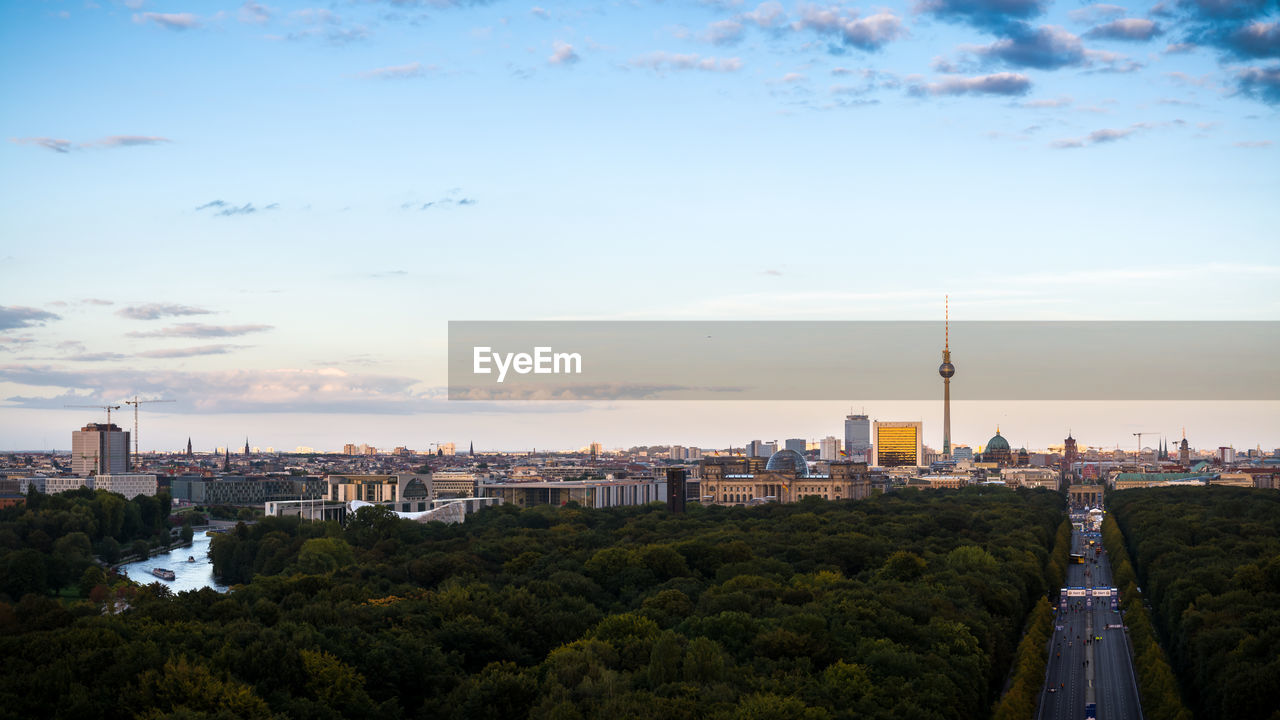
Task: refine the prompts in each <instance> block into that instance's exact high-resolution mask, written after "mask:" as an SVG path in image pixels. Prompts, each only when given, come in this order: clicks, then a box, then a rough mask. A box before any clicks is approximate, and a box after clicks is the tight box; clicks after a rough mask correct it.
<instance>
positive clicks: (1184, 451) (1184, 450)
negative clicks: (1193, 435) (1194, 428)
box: [1178, 428, 1191, 467]
mask: <svg viewBox="0 0 1280 720" xmlns="http://www.w3.org/2000/svg"><path fill="white" fill-rule="evenodd" d="M1178 464H1179V465H1181V466H1183V467H1191V445H1189V444H1188V443H1187V429H1186V428H1182V442H1181V443H1180V444H1179V445H1178Z"/></svg>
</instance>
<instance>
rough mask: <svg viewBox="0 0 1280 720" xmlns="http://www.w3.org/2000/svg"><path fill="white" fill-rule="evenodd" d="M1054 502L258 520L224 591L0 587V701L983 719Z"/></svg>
mask: <svg viewBox="0 0 1280 720" xmlns="http://www.w3.org/2000/svg"><path fill="white" fill-rule="evenodd" d="M1062 515H1063V500H1062V497H1061V496H1060V495H1058V494H1056V493H1051V492H1048V491H1044V490H1036V491H1027V490H1019V491H1012V490H1005V489H991V488H970V489H966V490H960V491H924V492H919V491H906V492H902V493H894V494H891V495H887V496H879V497H875V498H873V499H870V500H866V501H860V502H826V501H820V500H806V501H803V502H800V503H796V504H791V505H766V506H762V507H754V508H721V507H701V506H693V507H691V508H690V510H689V512H688V513H687V514H684V515H672V514H670V513H668V512H667V511H666V510H665V509H664V508H662V507H660V506H646V507H640V508H616V509H609V510H589V509H581V508H577V507H574V506H572V505H571V506H568V507H564V508H549V507H542V508H534V509H529V510H523V511H521V510H518V509H516V508H514V507H509V506H505V507H497V508H491V509H486V510H484V511H481V512H479V513H476V514H475V515H473V516H469V517H468V520H467V522H466V523H465V524H463V525H451V526H446V525H442V524H438V523H432V524H425V525H424V524H417V523H413V522H409V521H404V520H399V519H397V518H396V517H394V516H393V515H390V514H389V513H387V512H386V511H384V510H381V509H380V508H364V509H361V510H360V511H359V512H358V513H357V514H356V515H355V516H354V517H353V518H352V519H351V520H350V521H349V523H348V525H347V526H346V527H340V526H339V525H337V524H335V523H300V522H298V521H297V520H296V519H266V520H264V521H261V522H258V523H256V524H252V525H248V524H241V525H239V526H238V527H236V529H235V530H234V531H233V532H231V533H228V534H226V535H225V536H220V537H217V538H215V539H214V543H213V546H212V552H213V555H214V561H215V569H216V571H217V572H218V573H219V574H220V575H221V576H222V577H224V578H225V579H226V580H228V581H229V582H232V583H239V584H240V585H238V586H237V587H235V588H234V589H233V590H232V592H230V593H229V594H219V593H217V592H214V591H213V590H202V591H198V592H187V593H181V594H179V595H176V596H175V595H171V594H170V593H169V592H168V591H167V590H166V589H165V588H164V587H163V586H161V585H159V584H153V585H150V586H147V587H146V588H143V589H141V590H140V591H138V592H136V593H135V594H134V595H133V596H132V598H131V599H130V601H129V603H130V608H129V609H128V610H127V611H126V612H123V613H119V614H115V613H102V612H100V610H99V609H97V608H94V607H91V606H90V607H86V605H88V603H87V602H86V603H82V604H79V605H76V604H73V605H71V606H70V607H65V606H64V605H65V602H64V603H62V604H60V603H57V602H55V601H53V600H52V599H49V598H48V597H37V596H35V595H28V596H26V597H24V598H22V599H21V600H20V601H19V602H18V603H17V604H16V605H14V606H9V605H4V604H0V658H3V659H2V660H0V663H3V667H2V668H0V669H2V671H3V675H2V676H0V677H2V678H3V679H0V714H3V715H11V716H17V717H33V716H47V715H55V716H58V717H68V718H71V717H74V718H87V717H111V718H117V717H118V718H125V717H154V718H160V717H183V718H214V717H218V718H223V717H226V718H230V717H253V718H265V717H315V718H337V717H378V718H468V719H475V718H520V717H532V718H547V719H548V720H550V719H553V718H554V719H556V720H562V719H568V718H591V717H611V718H632V717H634V718H690V719H692V718H744V719H745V718H762V719H763V718H770V719H774V718H777V719H783V720H785V719H786V718H805V719H814V720H818V719H821V718H919V719H929V718H939V719H942V718H956V719H960V718H985V717H988V716H989V715H990V713H991V708H992V706H993V702H994V701H995V700H996V698H997V697H998V696H999V695H1000V692H1001V690H1002V689H1003V687H1004V686H1005V684H1006V679H1007V678H1008V677H1009V671H1010V669H1011V665H1012V663H1013V658H1014V652H1015V649H1016V647H1017V645H1018V642H1019V639H1020V635H1021V632H1022V629H1023V627H1024V625H1025V622H1026V621H1027V619H1028V616H1029V614H1030V611H1031V609H1032V608H1033V607H1034V606H1035V605H1036V603H1037V601H1039V600H1040V599H1041V598H1042V597H1043V596H1044V594H1045V592H1046V590H1047V589H1048V583H1049V581H1048V580H1046V575H1047V574H1048V575H1052V574H1053V573H1055V572H1060V570H1061V569H1060V568H1058V567H1057V565H1059V564H1060V563H1051V562H1050V553H1051V548H1053V546H1054V543H1055V538H1056V536H1057V535H1058V534H1059V533H1058V531H1059V529H1060V526H1061V521H1062Z"/></svg>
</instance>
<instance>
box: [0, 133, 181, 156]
mask: <svg viewBox="0 0 1280 720" xmlns="http://www.w3.org/2000/svg"><path fill="white" fill-rule="evenodd" d="M9 142H12V143H16V144H18V145H36V146H38V147H42V148H46V149H48V150H52V151H54V152H56V153H69V152H71V151H72V150H81V149H84V148H122V147H138V146H142V145H160V144H162V143H168V142H173V141H172V140H170V139H169V138H164V137H158V136H155V135H108V136H107V137H104V138H100V139H98V140H90V141H88V142H82V143H73V142H71V141H70V140H59V139H56V138H48V137H28V138H10V139H9Z"/></svg>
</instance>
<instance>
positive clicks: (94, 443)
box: [71, 423, 129, 477]
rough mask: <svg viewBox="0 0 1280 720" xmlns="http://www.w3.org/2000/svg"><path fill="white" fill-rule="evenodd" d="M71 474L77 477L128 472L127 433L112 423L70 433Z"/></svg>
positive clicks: (87, 427)
mask: <svg viewBox="0 0 1280 720" xmlns="http://www.w3.org/2000/svg"><path fill="white" fill-rule="evenodd" d="M71 472H73V473H75V474H76V475H79V476H80V477H87V476H89V475H107V474H110V473H127V472H129V433H128V432H126V431H122V430H121V429H120V427H119V426H118V425H116V424H115V423H111V425H110V426H108V425H106V424H105V423H103V424H99V423H89V424H88V425H85V426H84V427H83V428H81V429H79V430H73V431H72V432H71Z"/></svg>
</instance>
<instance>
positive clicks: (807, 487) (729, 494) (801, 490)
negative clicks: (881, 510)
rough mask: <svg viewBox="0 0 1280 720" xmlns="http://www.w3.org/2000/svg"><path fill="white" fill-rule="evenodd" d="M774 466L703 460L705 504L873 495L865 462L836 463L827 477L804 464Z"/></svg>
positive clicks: (859, 497) (845, 498)
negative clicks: (813, 472)
mask: <svg viewBox="0 0 1280 720" xmlns="http://www.w3.org/2000/svg"><path fill="white" fill-rule="evenodd" d="M786 452H788V451H786V450H783V451H781V452H780V453H778V455H782V454H783V453H786ZM716 460H720V459H719V458H717V459H716ZM770 461H771V462H772V461H773V458H770ZM772 464H773V465H774V467H773V468H768V467H767V466H766V467H765V468H761V467H759V465H758V464H755V463H745V462H712V461H710V460H708V461H704V462H703V464H702V466H701V467H700V474H701V476H702V477H701V481H700V482H701V488H700V489H701V494H702V501H703V502H706V503H713V504H716V505H745V504H756V503H763V502H784V503H786V502H795V501H797V500H800V499H801V498H804V497H820V498H823V499H827V500H861V499H862V498H865V497H867V496H869V495H870V494H871V476H870V473H868V471H867V466H866V464H865V463H849V462H833V463H830V469H829V472H828V473H827V474H810V473H809V471H808V468H807V467H805V465H804V463H803V462H801V463H800V464H799V465H796V464H794V463H790V462H789V463H780V462H773V463H772ZM766 465H767V464H766ZM784 466H785V467H784Z"/></svg>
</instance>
